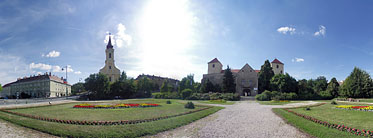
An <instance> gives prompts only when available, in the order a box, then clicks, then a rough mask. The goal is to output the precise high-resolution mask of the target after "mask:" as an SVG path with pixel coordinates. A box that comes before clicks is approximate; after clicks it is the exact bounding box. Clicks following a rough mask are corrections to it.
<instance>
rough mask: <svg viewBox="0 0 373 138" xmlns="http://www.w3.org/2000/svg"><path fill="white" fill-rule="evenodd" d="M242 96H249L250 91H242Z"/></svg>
mask: <svg viewBox="0 0 373 138" xmlns="http://www.w3.org/2000/svg"><path fill="white" fill-rule="evenodd" d="M243 95H244V96H251V90H250V89H243Z"/></svg>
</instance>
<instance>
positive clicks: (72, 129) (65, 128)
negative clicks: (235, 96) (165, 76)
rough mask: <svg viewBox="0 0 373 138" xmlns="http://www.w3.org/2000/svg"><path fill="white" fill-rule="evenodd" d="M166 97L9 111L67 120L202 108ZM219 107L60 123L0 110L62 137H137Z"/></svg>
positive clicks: (2, 115)
mask: <svg viewBox="0 0 373 138" xmlns="http://www.w3.org/2000/svg"><path fill="white" fill-rule="evenodd" d="M166 101H167V100H162V99H144V100H125V101H112V102H113V103H156V104H160V105H161V106H160V107H148V108H123V109H76V108H72V106H73V105H75V104H78V103H71V104H61V105H53V106H44V107H34V108H24V109H12V111H15V112H20V113H25V114H31V115H38V116H43V117H50V118H57V119H66V120H96V121H98V120H100V121H109V120H111V121H118V120H136V119H147V118H154V117H160V116H166V115H175V114H179V113H184V112H188V111H192V110H196V109H198V108H201V107H197V108H196V109H185V108H184V104H181V103H179V102H177V101H175V100H171V101H172V104H166ZM104 103H108V102H104ZM220 109H222V108H221V107H213V108H209V109H206V110H202V111H199V112H195V113H191V114H187V115H182V116H178V117H173V118H168V119H163V120H158V121H152V122H146V123H139V124H126V125H110V126H93V125H92V126H90V125H71V124H61V123H55V122H47V121H41V120H35V119H31V118H26V117H21V116H16V115H13V114H8V113H5V112H0V118H1V119H3V120H7V121H9V122H12V123H14V124H18V125H21V126H25V127H28V128H32V129H36V130H39V131H42V132H46V133H49V134H52V135H56V136H62V137H139V136H144V135H151V134H156V133H158V132H161V131H165V130H168V129H172V128H176V127H179V126H182V125H186V124H188V123H191V122H193V121H195V120H198V119H200V118H202V117H205V116H208V115H210V114H212V113H215V112H217V111H218V110H220Z"/></svg>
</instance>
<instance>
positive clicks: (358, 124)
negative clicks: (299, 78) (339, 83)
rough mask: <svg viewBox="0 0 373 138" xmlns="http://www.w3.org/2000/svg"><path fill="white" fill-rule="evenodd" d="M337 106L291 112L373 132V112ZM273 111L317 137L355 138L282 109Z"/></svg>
mask: <svg viewBox="0 0 373 138" xmlns="http://www.w3.org/2000/svg"><path fill="white" fill-rule="evenodd" d="M341 104H342V103H339V105H341ZM335 106H336V105H332V104H330V103H327V104H325V105H322V106H317V107H311V110H309V111H306V110H305V109H304V108H297V109H291V110H293V111H295V112H297V113H301V114H304V115H308V116H312V117H314V118H317V119H319V120H322V121H327V122H329V123H333V124H343V125H346V126H349V127H352V128H357V129H360V130H362V129H365V130H370V131H373V125H372V124H373V118H372V116H373V112H365V111H354V110H343V109H336V108H335ZM273 111H274V112H275V113H277V114H279V115H280V116H282V117H283V118H285V119H286V120H287V121H288V122H289V123H291V124H293V125H295V126H296V127H298V128H300V129H301V130H303V131H305V132H307V133H309V134H311V135H313V136H316V137H355V136H354V135H351V134H349V133H348V132H341V131H338V130H336V129H331V128H327V127H325V126H323V125H320V124H316V123H314V122H312V121H309V120H306V119H303V118H301V117H298V116H296V115H294V114H291V113H288V112H287V111H284V110H282V109H273Z"/></svg>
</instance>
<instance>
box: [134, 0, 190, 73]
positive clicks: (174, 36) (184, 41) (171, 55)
mask: <svg viewBox="0 0 373 138" xmlns="http://www.w3.org/2000/svg"><path fill="white" fill-rule="evenodd" d="M140 18H141V19H140V23H139V26H138V27H139V30H140V31H139V33H140V37H141V38H140V39H141V44H140V47H141V50H139V51H141V52H140V53H139V55H138V56H141V57H140V60H141V62H142V64H141V65H142V69H144V70H143V71H144V72H146V73H154V74H157V75H165V76H168V77H177V78H179V77H181V76H174V75H175V74H177V75H184V74H180V73H179V74H178V73H177V72H179V71H180V70H181V69H184V70H185V66H187V65H189V64H191V63H190V62H191V58H192V57H191V56H189V55H188V51H189V50H190V49H191V48H192V47H193V26H194V25H195V22H196V20H197V18H196V17H194V16H193V13H192V12H190V11H189V7H188V1H177V0H161V1H149V2H148V3H147V4H146V6H145V8H144V11H143V14H142V16H141V17H140ZM155 69H156V70H155ZM186 71H190V70H186ZM161 72H168V74H164V73H163V74H161Z"/></svg>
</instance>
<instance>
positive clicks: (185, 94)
mask: <svg viewBox="0 0 373 138" xmlns="http://www.w3.org/2000/svg"><path fill="white" fill-rule="evenodd" d="M192 92H193V91H192V90H191V89H184V90H183V91H181V99H184V100H185V99H187V98H189V97H190V96H191V95H192Z"/></svg>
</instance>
